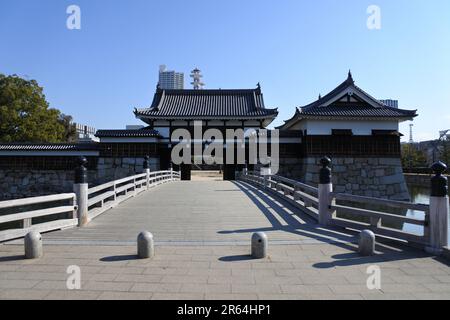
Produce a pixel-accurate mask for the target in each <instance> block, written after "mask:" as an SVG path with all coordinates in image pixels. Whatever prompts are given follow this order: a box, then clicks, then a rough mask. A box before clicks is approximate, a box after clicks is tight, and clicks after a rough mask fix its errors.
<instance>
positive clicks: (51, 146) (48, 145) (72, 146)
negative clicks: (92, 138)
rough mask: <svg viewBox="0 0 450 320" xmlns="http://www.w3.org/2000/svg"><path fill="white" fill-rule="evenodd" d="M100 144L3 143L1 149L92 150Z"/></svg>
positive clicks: (96, 148)
mask: <svg viewBox="0 0 450 320" xmlns="http://www.w3.org/2000/svg"><path fill="white" fill-rule="evenodd" d="M92 150H94V151H95V150H98V144H97V143H95V142H92V143H35V144H34V143H3V144H0V151H92Z"/></svg>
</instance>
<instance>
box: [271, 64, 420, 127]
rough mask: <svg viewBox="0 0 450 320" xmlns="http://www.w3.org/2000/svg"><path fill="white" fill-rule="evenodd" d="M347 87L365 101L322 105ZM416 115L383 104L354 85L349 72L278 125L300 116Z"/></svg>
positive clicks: (413, 111) (388, 116)
mask: <svg viewBox="0 0 450 320" xmlns="http://www.w3.org/2000/svg"><path fill="white" fill-rule="evenodd" d="M347 88H352V89H354V92H355V93H356V95H358V94H359V95H360V96H363V97H365V99H366V100H367V101H369V102H370V103H367V102H365V101H361V102H351V103H347V104H346V103H342V102H339V103H331V104H330V105H324V104H326V103H327V102H328V101H330V100H332V99H334V98H339V96H340V95H342V94H343V93H344V92H345V90H346V89H347ZM416 116H417V110H404V109H398V108H392V107H389V106H387V105H385V104H384V103H383V102H381V101H379V100H377V99H375V98H374V97H372V96H371V95H370V94H368V93H367V92H365V91H364V90H362V89H361V88H359V87H358V86H356V85H355V82H354V80H353V77H352V75H351V73H350V72H349V74H348V77H347V79H346V80H345V81H344V82H342V83H341V84H340V85H339V86H337V87H336V88H335V89H333V90H332V91H331V92H329V93H328V94H326V95H325V96H323V97H319V99H318V100H316V101H314V102H312V103H310V104H308V105H306V106H303V107H300V108H296V110H295V114H294V116H293V117H292V118H291V119H289V120H286V121H285V124H284V125H282V126H280V127H278V128H283V127H285V126H286V125H287V124H288V123H289V122H291V121H293V120H294V119H301V118H373V119H384V118H393V119H411V118H414V117H416Z"/></svg>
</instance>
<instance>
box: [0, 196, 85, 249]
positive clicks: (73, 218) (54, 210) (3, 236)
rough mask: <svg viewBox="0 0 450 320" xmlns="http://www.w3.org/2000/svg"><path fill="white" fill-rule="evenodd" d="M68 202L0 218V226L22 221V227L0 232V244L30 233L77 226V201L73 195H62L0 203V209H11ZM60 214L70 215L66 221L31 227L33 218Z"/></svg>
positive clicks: (55, 221) (60, 220)
mask: <svg viewBox="0 0 450 320" xmlns="http://www.w3.org/2000/svg"><path fill="white" fill-rule="evenodd" d="M61 201H69V202H70V203H71V204H70V205H64V206H61V205H59V206H53V207H49V208H45V209H38V210H35V209H30V210H29V211H22V212H17V213H10V214H7V215H3V216H0V225H1V224H4V223H11V222H17V221H23V224H22V227H21V228H19V227H17V228H12V229H7V230H3V231H0V242H2V241H8V240H12V239H17V238H21V237H24V236H25V235H26V234H27V233H28V232H30V231H39V232H47V231H52V230H58V229H61V228H68V227H73V226H76V225H77V224H78V219H77V214H76V210H77V201H76V195H75V193H62V194H54V195H49V196H41V197H31V198H24V199H17V200H8V201H2V202H0V209H6V208H7V209H13V208H18V209H19V210H21V208H22V207H26V206H33V205H42V204H44V203H47V204H49V205H50V204H51V203H52V202H61ZM61 213H70V216H69V217H67V218H66V219H58V220H54V221H50V222H43V223H38V224H34V225H33V223H32V222H33V220H32V219H33V218H41V217H48V216H53V215H56V214H61Z"/></svg>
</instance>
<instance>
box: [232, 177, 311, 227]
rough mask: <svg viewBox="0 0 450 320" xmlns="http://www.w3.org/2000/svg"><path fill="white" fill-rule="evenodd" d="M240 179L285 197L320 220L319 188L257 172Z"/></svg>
mask: <svg viewBox="0 0 450 320" xmlns="http://www.w3.org/2000/svg"><path fill="white" fill-rule="evenodd" d="M239 178H240V179H241V180H244V181H249V182H252V183H254V184H257V185H258V186H260V187H262V188H265V189H266V190H267V191H269V192H272V193H275V194H278V195H279V196H283V197H284V198H285V200H287V201H288V202H290V203H291V204H292V205H294V206H296V207H299V208H301V209H302V210H303V211H304V212H305V213H306V214H308V215H310V216H311V217H313V218H315V219H318V215H319V212H318V206H319V199H318V188H316V187H313V186H310V185H307V184H305V183H302V182H299V181H296V180H292V179H289V178H285V177H282V176H278V175H261V174H260V173H259V172H256V171H249V172H248V174H247V175H240V176H239Z"/></svg>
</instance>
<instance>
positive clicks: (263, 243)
mask: <svg viewBox="0 0 450 320" xmlns="http://www.w3.org/2000/svg"><path fill="white" fill-rule="evenodd" d="M268 245H269V240H268V239H267V235H266V234H265V233H264V232H257V233H254V234H253V235H252V257H253V258H255V259H263V258H265V257H267V248H268Z"/></svg>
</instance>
